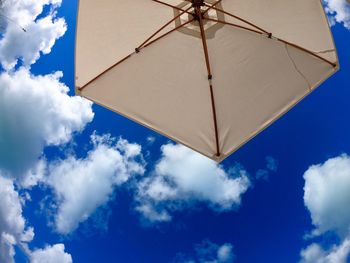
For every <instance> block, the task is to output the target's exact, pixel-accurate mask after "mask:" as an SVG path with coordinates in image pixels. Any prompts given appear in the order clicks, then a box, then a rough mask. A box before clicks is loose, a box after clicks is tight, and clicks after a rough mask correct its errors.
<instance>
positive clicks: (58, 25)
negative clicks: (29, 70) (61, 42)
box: [0, 0, 67, 70]
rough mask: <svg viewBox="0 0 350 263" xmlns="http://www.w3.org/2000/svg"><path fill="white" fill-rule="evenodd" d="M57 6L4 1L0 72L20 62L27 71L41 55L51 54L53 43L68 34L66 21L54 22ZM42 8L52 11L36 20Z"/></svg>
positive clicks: (56, 0) (53, 0) (53, 1)
mask: <svg viewBox="0 0 350 263" xmlns="http://www.w3.org/2000/svg"><path fill="white" fill-rule="evenodd" d="M60 4H61V0H27V1H16V0H5V1H3V3H2V8H1V15H0V18H1V23H2V24H5V27H4V29H3V33H2V38H1V39H0V61H1V64H2V66H3V68H5V69H6V70H10V69H12V68H14V67H15V66H16V65H17V63H18V60H19V59H21V60H22V62H23V65H24V66H25V67H28V66H30V65H31V64H33V63H35V62H36V61H37V60H38V58H39V57H40V54H48V53H50V52H51V49H52V47H53V46H54V44H55V42H56V40H57V39H59V38H60V37H62V36H63V35H64V33H65V32H66V30H67V26H66V23H65V20H64V19H63V18H56V8H57V7H59V6H60ZM45 5H51V11H50V12H49V13H48V14H47V15H46V16H43V17H40V18H38V16H39V15H40V14H42V12H43V8H44V6H45ZM21 28H23V30H22V29H21ZM23 43H25V45H24V44H23Z"/></svg>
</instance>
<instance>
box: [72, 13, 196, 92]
mask: <svg viewBox="0 0 350 263" xmlns="http://www.w3.org/2000/svg"><path fill="white" fill-rule="evenodd" d="M193 20H194V18H193V19H191V20H188V21H187V22H185V23H183V24H181V25H179V26H177V27H175V28H173V29H172V30H170V31H168V32H166V33H164V34H163V35H161V36H159V37H158V38H156V39H154V40H152V41H151V42H149V43H147V44H146V45H145V46H143V48H145V47H148V46H150V45H151V44H153V43H154V42H156V41H157V40H159V39H161V38H163V37H165V36H167V35H169V34H170V33H172V32H174V31H176V30H178V29H180V28H181V27H183V26H185V25H187V24H189V23H191V22H192V21H193ZM135 53H136V52H133V53H131V54H129V55H127V56H126V57H125V58H123V59H122V60H120V61H118V62H116V63H115V64H113V65H112V66H110V67H109V68H107V69H106V70H104V71H103V72H101V73H100V74H99V75H97V76H96V77H94V78H93V79H92V80H90V81H89V82H88V83H86V84H85V85H84V86H82V87H80V88H78V90H79V91H82V90H83V89H85V88H86V87H87V86H88V85H89V84H91V83H92V82H94V81H95V80H96V79H98V78H99V77H101V76H102V75H104V74H105V73H106V72H108V71H110V70H111V69H113V68H114V67H116V66H118V65H119V64H121V63H122V62H124V61H126V60H127V59H128V58H130V57H131V56H132V55H133V54H135Z"/></svg>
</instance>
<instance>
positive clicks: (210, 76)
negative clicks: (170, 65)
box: [195, 7, 220, 157]
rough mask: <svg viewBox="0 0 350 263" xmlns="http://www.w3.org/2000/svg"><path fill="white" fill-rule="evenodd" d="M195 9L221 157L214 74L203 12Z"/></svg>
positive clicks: (217, 154)
mask: <svg viewBox="0 0 350 263" xmlns="http://www.w3.org/2000/svg"><path fill="white" fill-rule="evenodd" d="M195 11H196V14H197V17H198V22H199V28H200V31H201V38H202V44H203V50H204V56H205V63H206V65H207V71H208V80H209V87H210V99H211V107H212V112H213V121H214V130H215V145H216V156H217V157H219V156H220V145H219V132H218V124H217V116H216V107H215V98H214V90H213V85H212V83H211V80H212V74H211V68H210V61H209V54H208V45H207V39H206V36H205V31H204V26H203V18H202V13H201V10H200V7H196V8H195Z"/></svg>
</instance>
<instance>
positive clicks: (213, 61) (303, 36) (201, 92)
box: [75, 0, 338, 161]
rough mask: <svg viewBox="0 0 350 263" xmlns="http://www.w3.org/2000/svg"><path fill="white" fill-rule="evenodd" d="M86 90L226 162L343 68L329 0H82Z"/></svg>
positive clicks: (79, 54) (79, 37)
mask: <svg viewBox="0 0 350 263" xmlns="http://www.w3.org/2000/svg"><path fill="white" fill-rule="evenodd" d="M75 63H76V64H75V74H76V92H77V94H79V95H81V96H83V97H85V98H88V99H90V100H92V101H94V102H96V103H97V104H100V105H102V106H104V107H106V108H108V109H111V110H112V111H115V112H117V113H119V114H122V115H124V116H126V117H128V118H130V119H132V120H134V121H136V122H138V123H140V124H142V125H144V126H146V127H149V128H151V129H153V130H155V131H157V132H159V133H161V134H163V135H165V136H167V137H169V138H171V139H173V140H174V141H176V142H179V143H182V144H184V145H186V146H188V147H190V148H192V149H193V150H196V151H198V152H200V153H202V154H203V155H206V156H208V157H209V158H212V159H214V160H216V161H222V160H223V159H224V158H225V157H227V156H228V155H230V154H231V153H232V152H234V151H235V150H237V149H238V148H239V147H240V146H241V145H243V144H244V143H246V142H247V141H248V140H249V139H251V138H252V137H253V136H255V135H256V134H258V133H259V132H260V131H262V130H263V129H265V128H266V127H267V126H269V125H270V124H271V123H273V122H274V121H275V120H276V119H277V118H279V117H280V116H281V115H282V114H284V113H285V112H287V111H288V110H289V109H290V108H291V107H293V106H294V105H295V104H296V103H297V102H299V101H300V100H301V99H302V98H304V97H305V96H306V95H308V94H309V93H310V92H312V91H313V90H314V89H315V88H316V87H317V86H319V85H320V84H321V83H322V82H323V81H324V80H325V79H327V78H328V77H330V76H331V75H332V74H333V73H335V72H336V71H337V70H338V58H337V53H336V48H335V45H334V42H333V38H332V34H331V32H330V29H329V25H328V21H327V18H326V15H325V13H324V10H323V6H322V3H321V2H320V0H292V1H291V0H204V1H203V0H186V1H184V0H99V1H95V0H80V3H79V12H78V22H77V32H76V60H75Z"/></svg>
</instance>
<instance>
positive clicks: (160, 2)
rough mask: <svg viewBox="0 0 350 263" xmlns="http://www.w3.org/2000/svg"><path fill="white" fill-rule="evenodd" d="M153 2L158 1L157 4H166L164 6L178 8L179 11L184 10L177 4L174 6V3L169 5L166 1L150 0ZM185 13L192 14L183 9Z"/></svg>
mask: <svg viewBox="0 0 350 263" xmlns="http://www.w3.org/2000/svg"><path fill="white" fill-rule="evenodd" d="M152 1H153V2H156V3H159V4H162V5H166V6H168V7H171V8H174V9H177V10H179V11H181V12H182V11H185V10H183V9H182V8H180V7H178V6H175V5H171V4H168V3H164V2H162V1H159V0H152ZM185 13H187V14H189V15H192V14H191V13H190V12H188V10H187V11H185Z"/></svg>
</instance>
